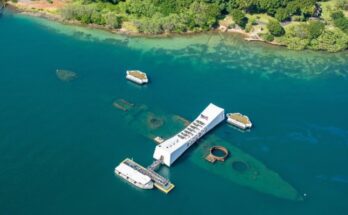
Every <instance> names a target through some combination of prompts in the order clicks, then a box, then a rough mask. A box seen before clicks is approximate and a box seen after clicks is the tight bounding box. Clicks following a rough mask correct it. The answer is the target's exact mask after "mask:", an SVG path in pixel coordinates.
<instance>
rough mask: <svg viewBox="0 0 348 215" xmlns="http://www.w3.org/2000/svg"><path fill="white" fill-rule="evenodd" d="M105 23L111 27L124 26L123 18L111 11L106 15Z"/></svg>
mask: <svg viewBox="0 0 348 215" xmlns="http://www.w3.org/2000/svg"><path fill="white" fill-rule="evenodd" d="M105 24H106V25H107V26H109V27H110V28H115V29H118V28H120V27H121V26H122V20H121V17H119V16H116V15H115V14H113V13H112V12H109V13H107V14H106V15H105Z"/></svg>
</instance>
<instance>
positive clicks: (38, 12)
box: [6, 2, 285, 47]
mask: <svg viewBox="0 0 348 215" xmlns="http://www.w3.org/2000/svg"><path fill="white" fill-rule="evenodd" d="M6 8H7V9H8V10H10V11H12V12H15V13H19V14H23V15H28V16H33V17H39V18H43V19H47V20H50V21H54V22H59V23H61V24H64V25H71V26H79V27H85V28H90V29H98V30H103V31H107V32H109V33H113V34H118V35H123V36H131V37H145V38H168V37H175V36H193V35H197V34H201V33H228V34H238V35H240V36H242V38H243V40H245V41H248V42H262V43H266V44H269V45H275V46H282V47H285V46H284V45H282V44H279V43H276V42H268V41H265V40H263V39H261V38H260V37H258V38H255V36H254V35H253V34H250V33H247V32H245V31H244V30H242V29H226V27H225V26H221V25H220V26H218V27H216V28H213V29H211V30H209V31H205V32H182V33H163V34H146V33H139V32H132V31H128V30H126V29H123V28H121V29H110V28H108V27H106V26H103V25H97V24H82V23H81V22H79V21H76V20H75V21H68V20H64V19H63V18H62V17H61V16H60V15H58V14H54V13H52V12H49V11H48V10H45V9H37V8H28V7H23V6H20V5H18V3H13V2H8V3H7V6H6Z"/></svg>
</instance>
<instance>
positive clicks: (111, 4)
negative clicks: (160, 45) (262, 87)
mask: <svg viewBox="0 0 348 215" xmlns="http://www.w3.org/2000/svg"><path fill="white" fill-rule="evenodd" d="M8 4H9V5H10V6H13V7H15V8H17V9H18V10H20V11H23V12H26V13H30V14H31V15H39V16H44V17H46V18H50V19H54V20H56V21H62V22H66V23H71V24H86V25H89V26H91V27H97V28H104V29H108V30H110V31H112V32H118V33H126V34H131V35H168V34H173V33H195V32H205V31H211V30H218V31H224V32H237V33H242V34H244V35H245V36H246V39H247V40H252V41H253V40H256V41H264V42H268V43H272V44H277V45H283V46H286V47H288V48H289V49H293V50H302V49H312V50H325V51H329V52H338V51H342V50H346V49H347V48H348V18H347V17H348V0H326V1H318V0H12V1H10V2H8Z"/></svg>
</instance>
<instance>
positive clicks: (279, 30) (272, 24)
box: [267, 20, 285, 37]
mask: <svg viewBox="0 0 348 215" xmlns="http://www.w3.org/2000/svg"><path fill="white" fill-rule="evenodd" d="M267 28H268V30H269V32H270V33H271V34H272V35H273V36H276V37H279V36H282V35H284V34H285V30H284V28H283V27H282V26H281V25H280V23H279V22H278V21H274V20H269V22H268V24H267Z"/></svg>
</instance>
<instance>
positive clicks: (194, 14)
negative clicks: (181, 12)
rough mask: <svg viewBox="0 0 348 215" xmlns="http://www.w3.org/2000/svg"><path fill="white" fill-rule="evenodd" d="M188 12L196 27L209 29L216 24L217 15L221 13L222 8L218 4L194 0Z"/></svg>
mask: <svg viewBox="0 0 348 215" xmlns="http://www.w3.org/2000/svg"><path fill="white" fill-rule="evenodd" d="M188 13H189V16H190V17H191V21H192V24H194V27H198V28H202V29H209V28H211V27H212V26H213V25H214V24H216V22H217V17H218V16H219V15H220V10H219V6H218V5H217V4H208V3H205V2H204V1H194V2H193V3H192V4H191V5H190V8H189V11H188Z"/></svg>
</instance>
